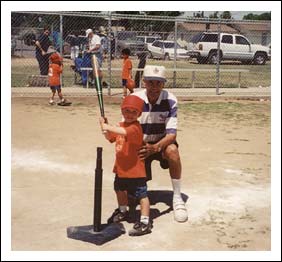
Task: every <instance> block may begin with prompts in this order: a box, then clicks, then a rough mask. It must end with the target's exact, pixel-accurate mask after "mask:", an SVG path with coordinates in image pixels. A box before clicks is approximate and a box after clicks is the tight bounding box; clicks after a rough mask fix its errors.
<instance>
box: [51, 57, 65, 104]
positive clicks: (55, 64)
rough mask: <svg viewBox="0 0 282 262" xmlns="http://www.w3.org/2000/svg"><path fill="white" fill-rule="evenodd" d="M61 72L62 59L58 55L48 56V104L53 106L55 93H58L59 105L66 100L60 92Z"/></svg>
mask: <svg viewBox="0 0 282 262" xmlns="http://www.w3.org/2000/svg"><path fill="white" fill-rule="evenodd" d="M62 72H63V59H62V57H61V56H60V55H59V54H58V53H53V54H52V55H51V56H50V65H49V70H48V78H49V86H50V89H51V91H52V94H51V97H50V100H49V104H50V105H54V104H55V102H54V97H55V94H56V91H57V92H58V96H59V98H60V103H61V104H64V103H66V99H64V98H63V95H62V90H61V80H60V76H61V74H62Z"/></svg>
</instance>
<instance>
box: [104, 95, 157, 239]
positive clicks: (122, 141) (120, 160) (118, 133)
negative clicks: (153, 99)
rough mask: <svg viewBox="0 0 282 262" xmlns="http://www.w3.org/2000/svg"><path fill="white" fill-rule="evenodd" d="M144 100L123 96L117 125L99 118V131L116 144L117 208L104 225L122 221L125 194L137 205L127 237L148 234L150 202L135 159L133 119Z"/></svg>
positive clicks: (139, 138)
mask: <svg viewBox="0 0 282 262" xmlns="http://www.w3.org/2000/svg"><path fill="white" fill-rule="evenodd" d="M143 106H144V101H143V100H142V99H141V98H139V97H137V96H133V95H129V96H126V97H125V98H124V100H123V102H122V105H121V112H122V115H123V118H124V121H123V122H120V123H119V126H112V125H109V124H108V121H107V119H106V118H103V117H101V118H100V125H101V129H102V131H103V133H104V135H105V137H106V139H107V140H109V141H110V142H111V143H113V142H116V144H115V149H116V160H115V164H114V168H113V172H114V173H115V174H116V176H115V181H114V189H115V192H116V196H117V201H118V205H119V207H118V208H117V209H116V210H115V211H114V213H113V214H112V216H111V217H110V218H109V219H108V223H116V222H120V221H122V220H125V219H126V218H127V215H128V211H127V205H128V195H131V196H133V197H135V198H136V199H138V200H139V203H140V206H141V217H140V221H137V222H136V223H135V224H134V226H133V229H131V230H130V231H129V235H130V236H140V235H144V234H148V233H151V229H152V223H151V221H150V219H149V215H150V202H149V198H148V196H147V184H146V172H145V165H144V161H143V160H140V158H139V157H138V154H137V153H138V150H139V148H140V147H141V146H142V144H143V132H142V127H141V125H140V123H139V122H138V120H137V118H138V117H139V116H140V115H141V113H142V110H143Z"/></svg>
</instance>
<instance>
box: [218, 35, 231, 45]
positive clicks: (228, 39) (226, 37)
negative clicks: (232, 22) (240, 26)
mask: <svg viewBox="0 0 282 262" xmlns="http://www.w3.org/2000/svg"><path fill="white" fill-rule="evenodd" d="M221 43H225V44H233V36H232V35H224V36H222V39H221Z"/></svg>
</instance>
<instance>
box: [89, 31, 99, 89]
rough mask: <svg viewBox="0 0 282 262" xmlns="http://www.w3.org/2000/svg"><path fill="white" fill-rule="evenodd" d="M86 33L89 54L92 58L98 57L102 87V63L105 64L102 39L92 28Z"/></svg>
mask: <svg viewBox="0 0 282 262" xmlns="http://www.w3.org/2000/svg"><path fill="white" fill-rule="evenodd" d="M85 33H86V37H87V38H88V50H87V54H89V55H90V56H92V55H95V56H96V57H97V61H98V66H99V68H98V75H99V82H100V85H101V83H102V77H103V75H102V71H101V67H102V62H103V53H102V47H101V38H100V36H98V35H97V34H94V32H93V30H92V29H90V28H89V29H87V30H86V31H85ZM90 58H91V57H90ZM90 60H91V59H90Z"/></svg>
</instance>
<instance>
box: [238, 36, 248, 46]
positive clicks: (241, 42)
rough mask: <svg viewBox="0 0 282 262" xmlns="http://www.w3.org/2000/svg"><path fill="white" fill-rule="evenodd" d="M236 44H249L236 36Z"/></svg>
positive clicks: (244, 39)
mask: <svg viewBox="0 0 282 262" xmlns="http://www.w3.org/2000/svg"><path fill="white" fill-rule="evenodd" d="M235 38H236V44H237V45H249V44H250V43H249V42H248V41H247V39H246V38H244V37H242V36H239V35H236V37H235Z"/></svg>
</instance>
